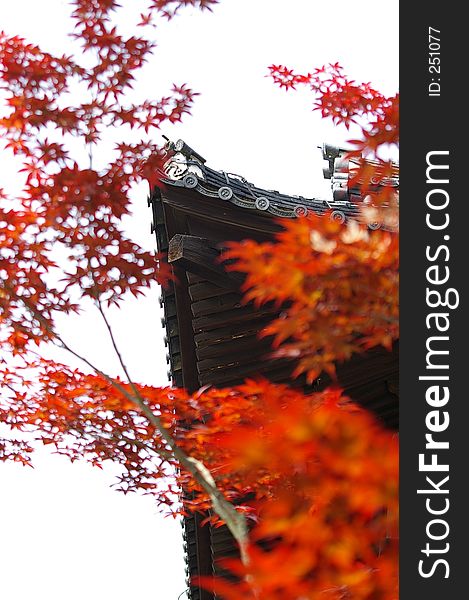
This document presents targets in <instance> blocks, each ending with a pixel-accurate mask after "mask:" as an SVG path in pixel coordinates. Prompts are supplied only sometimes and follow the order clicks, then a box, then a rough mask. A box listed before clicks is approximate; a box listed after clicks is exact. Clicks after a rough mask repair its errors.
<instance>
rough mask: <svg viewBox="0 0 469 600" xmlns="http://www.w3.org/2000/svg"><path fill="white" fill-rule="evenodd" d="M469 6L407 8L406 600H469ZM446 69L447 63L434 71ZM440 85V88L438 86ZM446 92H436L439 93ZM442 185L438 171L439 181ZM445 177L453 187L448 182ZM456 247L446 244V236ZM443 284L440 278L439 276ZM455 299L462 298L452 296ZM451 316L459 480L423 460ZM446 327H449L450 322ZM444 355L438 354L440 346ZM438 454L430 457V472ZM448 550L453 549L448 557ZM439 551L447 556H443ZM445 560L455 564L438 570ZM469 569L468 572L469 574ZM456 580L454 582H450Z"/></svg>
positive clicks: (452, 439)
mask: <svg viewBox="0 0 469 600" xmlns="http://www.w3.org/2000/svg"><path fill="white" fill-rule="evenodd" d="M461 8H462V5H458V4H456V3H455V2H436V1H434V0H429V1H427V2H425V3H421V4H418V3H406V4H404V3H402V4H401V6H400V73H401V85H400V88H401V90H400V91H401V138H402V139H401V146H400V185H401V202H400V207H401V228H400V231H401V343H400V373H401V394H400V397H401V400H400V445H401V496H400V503H401V536H400V538H401V558H400V573H401V581H400V600H415V599H417V600H420V599H424V600H437V599H438V600H442V599H443V600H453V599H459V598H469V590H468V588H469V562H468V558H467V555H468V554H469V552H468V544H469V533H468V529H469V528H468V522H469V499H468V491H467V490H468V489H469V468H468V463H469V393H468V390H467V379H468V378H469V351H468V348H467V340H468V337H469V325H468V324H467V320H469V313H468V311H467V297H468V295H467V293H468V285H467V280H468V278H469V260H468V259H469V251H468V245H469V229H468V213H469V208H468V207H469V190H468V188H469V186H468V183H467V182H466V179H469V161H468V156H467V155H468V153H467V150H466V146H467V141H466V136H467V132H468V129H469V128H468V117H467V114H468V112H469V94H468V93H467V91H466V90H465V88H466V86H467V79H468V77H467V67H466V64H465V63H466V62H467V57H468V49H467V48H468V47H467V40H468V38H469V35H468V30H467V25H466V19H465V18H464V17H463V16H462V13H461ZM429 27H432V28H434V29H436V30H439V31H440V32H441V33H440V39H441V41H440V49H439V52H440V54H439V55H437V54H434V55H433V57H435V56H438V57H439V58H440V64H439V66H440V73H431V72H430V70H429V66H430V63H431V61H432V59H433V57H432V56H431V55H430V52H432V49H433V51H436V50H435V49H436V46H435V45H433V46H432V48H430V47H429V37H428V35H429ZM434 62H438V61H434ZM432 80H433V81H432ZM436 82H438V83H440V85H441V92H440V95H439V96H430V95H429V84H430V83H436ZM431 91H433V92H434V93H436V91H437V86H436V85H433V86H432V90H431ZM431 151H449V156H448V157H445V156H440V157H439V159H435V160H434V162H438V160H439V161H440V163H442V164H443V163H445V161H446V163H447V164H449V167H450V168H449V171H447V173H448V174H449V175H448V176H449V180H450V181H449V184H444V185H431V184H428V183H426V168H427V162H426V158H427V153H428V152H431ZM433 173H435V175H436V171H433ZM440 177H441V178H443V176H442V172H440ZM432 187H433V188H444V189H445V190H446V191H447V192H448V194H449V196H450V203H449V205H448V208H447V209H445V210H442V211H439V212H438V213H437V211H431V210H429V209H428V207H427V200H426V198H427V193H428V191H429V190H430V189H431V188H432ZM438 196H439V198H440V200H443V199H444V194H437V193H435V194H434V195H433V196H432V198H434V199H435V200H437V199H438ZM428 212H434V219H435V221H434V222H435V223H436V221H437V219H438V218H439V219H441V221H440V222H443V218H444V213H445V212H447V213H448V216H449V219H450V222H449V225H448V227H447V228H446V229H444V230H440V231H437V230H432V229H430V228H429V227H428V226H427V223H426V215H427V213H428ZM445 235H446V236H449V239H444V236H445ZM440 245H441V246H447V248H448V250H449V257H448V259H447V260H445V259H446V256H447V253H446V251H445V250H441V251H440V253H439V254H438V257H437V258H436V259H435V260H434V261H433V262H431V261H429V260H428V259H427V257H426V251H427V247H429V248H430V251H429V252H430V254H431V255H432V256H435V253H436V250H437V248H438V247H439V246H440ZM435 264H438V265H439V269H440V270H441V274H444V273H446V271H445V269H444V268H445V266H447V267H448V268H449V274H450V275H449V281H448V282H447V283H446V284H441V285H439V286H435V285H430V284H429V283H428V281H427V277H426V271H427V268H428V267H429V266H431V265H435ZM432 274H433V275H434V274H435V271H433V272H432ZM427 287H428V288H433V289H437V288H438V287H439V288H440V290H441V292H442V293H444V291H445V289H448V288H454V289H456V290H457V291H458V293H459V301H460V303H459V306H458V307H457V308H455V309H445V308H444V307H440V308H437V309H432V308H429V307H428V305H427V302H426V288H427ZM452 296H453V298H454V297H455V295H454V294H453V295H452ZM436 311H441V312H446V313H448V314H449V320H450V327H449V330H448V332H446V333H440V335H447V336H449V338H450V339H449V341H448V342H447V344H446V347H445V343H444V342H441V344H440V347H441V349H449V355H447V356H446V355H441V356H440V357H439V358H440V362H441V364H443V363H445V362H446V363H449V370H447V371H446V372H445V371H443V370H433V371H431V373H432V374H438V375H443V374H445V375H446V374H447V375H449V378H450V379H449V382H443V381H441V382H440V383H441V385H448V388H449V392H450V399H449V401H448V403H447V405H446V406H444V407H441V408H440V409H439V410H440V413H441V414H440V417H441V419H443V418H444V415H443V412H444V411H447V412H448V416H449V418H450V424H449V427H448V429H446V431H443V432H441V433H439V434H436V433H435V434H434V438H435V439H439V440H447V441H448V442H449V449H444V450H440V451H438V453H437V454H438V462H439V463H442V464H443V463H444V464H449V472H448V473H445V472H434V473H430V472H427V473H424V472H420V471H419V464H418V455H419V454H420V453H423V452H425V443H426V439H425V434H426V433H428V429H427V425H426V421H425V419H426V415H427V413H428V412H429V411H430V410H434V408H432V407H430V406H429V405H428V404H427V402H426V395H425V392H426V389H427V387H429V386H430V385H436V383H435V382H433V383H432V382H429V381H422V380H420V381H419V376H420V375H425V374H426V375H428V374H429V372H428V370H426V353H427V349H426V342H427V339H428V337H429V336H431V335H437V333H435V329H434V328H432V329H430V330H429V329H428V328H427V325H426V316H427V315H428V314H429V313H431V312H436ZM442 322H443V321H442ZM435 347H436V346H435ZM431 453H432V451H427V459H426V462H428V461H429V460H430V458H431V457H429V455H430V454H431ZM446 475H449V480H448V481H447V482H446V483H444V484H442V485H441V486H440V489H447V490H448V494H443V493H442V494H440V493H434V494H431V495H430V494H429V495H425V494H418V493H417V490H418V489H431V488H432V486H431V484H429V483H428V482H427V481H426V476H429V477H431V478H432V476H433V481H434V482H435V484H436V485H439V483H440V481H441V480H442V479H444V477H445V476H446ZM427 498H430V507H431V508H433V509H435V510H437V509H438V510H442V509H443V508H445V507H446V505H447V503H446V500H445V498H447V499H448V500H449V503H450V504H449V509H448V511H447V512H446V513H444V514H441V515H439V516H438V515H431V514H429V512H428V510H427V507H426V500H427ZM438 518H441V519H444V520H445V521H447V523H448V526H449V533H448V535H447V537H445V538H443V539H441V540H439V541H437V540H431V539H429V538H428V536H427V531H426V528H427V526H428V523H429V522H430V521H431V520H432V519H438ZM445 531H446V527H445V525H443V524H442V523H434V524H433V525H430V532H431V533H432V535H434V536H443V534H444V533H445ZM427 542H428V543H429V544H430V548H431V549H432V553H429V555H428V557H427V556H426V554H425V553H423V552H422V550H425V549H426V544H427ZM446 543H448V544H449V546H448V551H447V552H444V551H443V550H444V549H446V548H447V547H446ZM433 549H436V550H440V551H441V552H435V553H433ZM438 559H442V560H446V561H447V562H448V569H449V571H448V569H447V568H446V565H445V564H444V563H439V564H438V565H435V563H436V561H437V560H438ZM420 560H424V563H423V564H422V570H423V571H425V572H426V573H427V574H428V573H429V572H431V571H432V570H433V567H434V572H433V574H432V575H431V576H428V577H422V576H421V574H419V561H420ZM466 563H467V564H466ZM447 574H448V575H449V576H448V577H447V578H446V577H445V575H447Z"/></svg>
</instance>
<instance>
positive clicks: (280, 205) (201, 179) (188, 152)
mask: <svg viewBox="0 0 469 600" xmlns="http://www.w3.org/2000/svg"><path fill="white" fill-rule="evenodd" d="M166 152H167V157H168V158H167V161H166V162H165V165H164V167H163V169H162V171H161V172H160V174H159V177H160V181H161V183H162V184H164V185H169V186H174V187H183V188H186V189H191V190H194V191H195V192H198V193H199V194H201V195H202V196H206V197H209V198H217V199H218V200H219V201H220V202H230V203H232V204H234V205H236V206H239V207H241V208H245V209H250V210H255V211H257V212H264V213H270V214H271V215H273V216H275V217H286V218H295V217H299V216H305V215H306V214H307V213H308V212H309V211H313V212H314V213H316V214H318V215H324V214H325V213H326V212H327V211H331V212H330V218H332V219H334V220H336V221H339V222H345V221H346V220H348V219H355V220H360V218H361V217H360V205H361V202H362V197H361V194H360V190H359V189H358V188H357V187H356V186H355V187H354V185H353V183H352V178H351V171H352V169H353V163H354V160H353V159H349V158H348V157H347V153H348V150H347V149H345V148H338V147H335V146H331V145H328V144H324V145H323V146H322V157H323V160H324V161H325V162H326V164H327V166H325V167H324V169H323V175H324V177H325V178H326V179H330V181H331V192H330V195H329V197H327V198H318V197H311V198H306V197H304V196H292V195H288V194H283V193H280V192H278V191H277V190H266V189H263V188H260V187H258V186H256V185H255V184H253V183H250V182H249V181H247V180H246V179H245V178H244V177H242V176H241V175H237V174H235V173H231V172H228V171H216V170H214V169H212V168H210V167H208V166H207V165H206V160H205V159H204V158H203V157H202V156H201V155H200V154H198V153H197V152H196V151H195V150H193V149H192V148H191V147H190V146H188V145H187V144H186V143H185V142H184V141H183V140H178V141H177V142H170V141H168V143H167V144H166ZM369 162H373V161H369ZM385 183H386V185H389V186H392V187H395V188H396V190H397V189H398V186H399V167H398V165H397V163H396V164H393V175H392V177H391V178H389V179H388V180H387V181H386V182H385ZM377 187H378V188H379V187H380V186H379V185H378V186H377ZM379 226H380V225H379V224H374V225H373V226H372V227H371V228H373V229H377V228H378V227H379Z"/></svg>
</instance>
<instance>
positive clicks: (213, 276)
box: [168, 233, 245, 290]
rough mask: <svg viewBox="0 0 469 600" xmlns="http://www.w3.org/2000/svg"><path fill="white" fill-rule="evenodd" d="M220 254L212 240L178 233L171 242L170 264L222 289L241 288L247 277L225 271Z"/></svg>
mask: <svg viewBox="0 0 469 600" xmlns="http://www.w3.org/2000/svg"><path fill="white" fill-rule="evenodd" d="M220 254H221V251H220V250H219V249H218V248H216V247H215V246H214V245H213V242H211V241H210V240H207V239H205V238H200V237H196V236H193V235H183V234H179V233H178V234H176V235H175V236H174V237H173V238H171V240H170V242H169V248H168V262H169V263H170V264H171V265H173V266H177V267H180V268H182V269H183V270H185V271H190V272H191V273H194V274H195V275H199V276H200V277H203V278H204V279H207V280H208V281H210V282H212V283H215V284H217V285H219V286H220V287H223V288H227V289H230V290H231V289H233V288H234V287H239V286H240V285H241V284H242V283H243V281H244V278H245V276H244V275H243V274H242V273H237V272H233V271H225V268H224V267H223V264H221V263H220Z"/></svg>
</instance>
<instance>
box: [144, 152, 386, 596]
mask: <svg viewBox="0 0 469 600" xmlns="http://www.w3.org/2000/svg"><path fill="white" fill-rule="evenodd" d="M168 150H169V160H168V162H167V163H166V166H165V170H164V172H162V173H161V174H160V178H161V184H160V186H159V187H157V188H155V189H153V190H152V193H151V195H150V199H149V203H150V205H151V207H152V211H153V225H152V228H153V230H154V231H155V233H156V238H157V244H158V248H159V250H160V251H162V252H167V253H168V258H169V261H170V263H171V264H172V267H173V270H174V273H175V275H176V277H177V281H178V283H177V285H171V286H170V287H169V288H168V289H167V290H165V291H164V292H163V295H162V298H161V302H162V306H163V309H164V323H163V324H164V326H165V328H166V339H165V344H166V346H167V348H168V353H167V361H168V365H169V369H170V377H171V378H172V382H173V384H174V385H176V386H184V387H186V388H187V389H189V390H196V389H198V388H199V387H201V386H203V385H206V384H213V385H216V386H219V387H221V386H230V385H234V384H237V383H240V382H242V381H243V380H244V379H245V378H246V377H250V376H253V375H256V374H261V375H263V376H265V377H267V378H269V379H270V380H271V381H276V382H284V381H288V380H289V378H290V374H291V371H292V363H291V362H289V361H287V360H273V359H271V358H266V355H267V354H268V352H269V342H268V340H265V339H264V340H259V339H258V337H257V334H258V332H259V331H260V330H261V329H262V328H263V327H264V326H265V325H266V324H267V323H268V322H269V320H271V319H272V318H273V317H275V315H276V314H278V312H279V311H278V309H275V308H274V307H273V306H268V305H267V306H265V307H262V308H261V309H257V310H255V309H253V307H252V306H246V305H244V304H243V303H242V294H241V292H240V285H241V283H242V279H243V278H242V276H241V275H240V274H236V273H227V272H226V271H225V270H224V269H223V266H222V265H220V263H219V261H218V260H217V259H218V257H219V254H220V250H221V248H222V247H223V245H224V243H225V242H226V241H228V240H229V241H232V240H242V239H247V238H249V239H254V240H257V241H265V240H269V239H271V238H272V236H273V234H274V233H275V232H277V231H279V230H280V229H281V225H280V224H279V222H278V220H275V219H274V218H273V217H275V216H284V217H290V218H295V216H297V215H300V214H303V211H304V210H314V211H315V212H317V213H318V214H324V212H325V210H326V208H329V207H332V208H333V209H334V210H335V211H337V212H340V214H336V216H335V217H333V218H337V219H338V220H345V219H347V218H355V217H356V215H357V196H356V193H355V192H354V191H353V190H349V189H348V188H347V183H346V182H347V178H346V177H345V176H344V165H343V162H344V159H343V151H341V150H339V149H330V148H329V147H325V149H324V157H325V159H326V160H328V164H329V166H328V168H327V169H326V176H327V175H330V178H331V181H332V194H331V198H330V199H329V200H320V199H315V198H312V199H306V198H300V197H295V196H287V195H285V194H280V193H279V192H276V191H269V190H263V189H261V188H258V187H256V186H254V185H252V184H249V183H248V182H246V181H245V180H244V179H243V178H242V177H239V176H236V175H232V174H228V173H219V172H217V171H214V170H212V169H210V168H208V167H207V166H206V165H205V160H204V159H203V158H202V157H201V156H200V155H198V154H197V153H196V152H194V151H193V150H192V149H191V148H189V147H188V146H187V145H186V144H184V143H183V142H177V143H176V144H169V145H168ZM344 182H345V187H344ZM334 186H335V191H334ZM337 190H339V192H337ZM344 190H345V192H344ZM334 194H335V196H334ZM337 198H340V199H337ZM358 201H359V199H358ZM334 202H335V204H334ZM337 203H340V204H337ZM299 207H300V208H299ZM333 214H334V213H333ZM327 218H328V217H327ZM397 352H398V347H397V345H395V347H394V350H393V352H392V353H389V352H386V351H385V350H382V349H373V350H371V351H369V352H368V353H367V354H366V355H365V356H363V355H362V356H356V357H354V358H353V359H352V360H351V361H349V362H348V363H346V364H344V365H342V366H341V367H339V369H338V376H339V381H340V383H341V385H342V387H344V388H345V390H346V393H347V394H348V395H349V396H351V397H352V398H353V399H354V400H356V401H358V402H359V403H361V404H363V405H364V406H366V407H367V408H368V409H369V410H371V411H373V412H374V413H375V414H376V415H377V416H378V417H379V418H380V419H382V420H383V422H384V423H385V424H386V425H387V426H389V427H392V428H397V423H398V403H397V394H398V392H397V390H398V379H397ZM296 385H301V386H305V385H306V384H305V382H304V381H301V380H298V381H296ZM315 385H316V389H319V388H321V387H323V386H325V385H327V381H326V379H324V378H323V379H322V380H320V381H319V382H316V384H315ZM200 521H201V517H199V516H193V517H189V518H186V519H185V523H184V529H185V533H184V536H185V550H186V557H187V574H188V577H191V576H193V575H196V574H210V573H214V572H219V566H218V565H217V559H218V558H220V557H224V556H228V555H231V554H234V553H235V552H236V549H235V547H234V544H233V541H232V539H231V536H230V535H229V533H228V531H227V530H226V528H225V527H221V528H211V527H210V526H209V525H206V526H204V527H200ZM190 597H191V600H211V599H212V595H211V594H208V593H207V592H205V591H204V590H202V589H199V588H198V587H197V586H191V596H190Z"/></svg>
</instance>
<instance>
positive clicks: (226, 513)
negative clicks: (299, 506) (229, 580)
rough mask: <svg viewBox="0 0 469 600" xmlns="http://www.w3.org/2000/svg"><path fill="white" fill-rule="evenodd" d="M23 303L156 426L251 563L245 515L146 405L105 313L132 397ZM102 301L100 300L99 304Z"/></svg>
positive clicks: (55, 340) (57, 339)
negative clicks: (131, 376)
mask: <svg viewBox="0 0 469 600" xmlns="http://www.w3.org/2000/svg"><path fill="white" fill-rule="evenodd" d="M20 300H21V302H22V303H23V304H24V305H25V307H26V308H27V309H28V310H29V311H31V313H32V314H33V316H34V317H35V318H36V319H37V320H38V321H39V322H40V323H41V324H42V326H43V327H44V328H45V329H46V330H47V332H48V333H49V334H50V335H51V336H52V341H53V343H54V344H55V345H57V346H58V347H60V348H62V349H63V350H66V351H67V352H69V353H70V354H72V355H73V356H75V358H78V359H79V360H81V361H82V362H84V363H85V364H86V365H88V366H89V367H90V368H91V369H92V370H93V371H95V372H96V373H97V374H98V375H101V377H103V378H104V379H105V380H106V381H107V382H108V383H110V384H111V385H112V386H113V387H114V388H115V389H117V390H118V391H119V392H120V393H121V394H123V395H124V396H125V397H126V398H127V400H129V401H130V402H132V404H134V405H135V406H137V407H138V408H139V409H140V410H141V411H142V413H143V414H144V415H145V417H146V418H147V419H148V421H149V422H150V423H151V425H153V426H154V427H155V429H156V430H157V431H158V432H159V434H160V436H161V438H162V439H163V440H164V441H165V442H166V444H167V445H168V446H169V448H170V449H171V452H172V453H173V457H174V458H175V459H176V460H177V461H178V462H179V463H180V464H181V465H182V466H183V467H184V468H185V469H186V470H187V471H189V473H190V474H191V475H192V477H193V478H194V480H195V481H196V482H197V483H198V484H199V485H200V486H201V487H202V489H203V490H204V491H205V492H206V493H207V494H208V496H209V498H210V500H211V502H212V506H213V509H214V511H215V512H216V513H217V515H218V516H219V517H220V518H221V519H222V520H223V521H224V522H225V523H226V525H227V527H228V529H229V530H230V532H231V534H232V536H233V537H234V538H235V540H236V541H237V543H238V545H239V550H240V556H241V560H242V562H243V564H245V565H247V564H248V562H249V558H248V554H247V545H248V527H247V522H246V518H245V516H244V515H242V514H241V513H239V512H238V511H237V510H236V509H235V508H234V506H233V505H232V504H231V502H228V500H227V499H226V498H225V496H224V495H223V493H222V492H221V491H220V490H219V489H218V487H217V485H216V483H215V480H214V479H213V477H212V474H211V473H210V471H209V470H208V469H207V467H206V466H205V465H204V464H203V463H202V462H201V461H200V460H198V459H196V458H193V457H191V456H188V455H187V454H186V453H185V452H184V450H182V448H180V447H179V446H178V444H177V442H176V440H175V439H174V438H173V436H172V435H171V432H170V431H169V430H168V429H167V428H166V427H165V425H164V424H163V422H162V421H161V419H160V417H159V416H158V415H156V414H155V413H154V412H153V411H152V410H151V408H150V407H149V406H148V404H147V403H146V402H145V399H144V398H143V397H142V395H141V394H140V392H139V390H138V389H137V387H136V386H135V384H134V383H133V382H132V380H131V379H130V377H129V375H128V371H127V367H126V366H125V363H124V361H123V359H122V355H121V353H120V351H119V349H118V346H117V343H116V341H115V338H114V335H113V333H112V329H111V327H110V324H109V322H108V321H107V318H106V317H105V315H104V311H103V310H102V307H101V311H100V312H101V314H102V316H103V318H104V321H105V323H106V326H107V328H108V331H109V333H110V336H111V340H112V343H113V346H114V349H115V351H116V353H117V356H118V358H119V361H120V364H121V366H122V368H123V369H124V372H125V374H126V377H127V378H128V381H129V385H130V386H131V388H132V392H133V393H132V394H131V393H129V392H128V391H127V390H126V389H125V387H124V386H123V385H121V384H120V383H119V382H118V381H116V380H115V379H114V378H113V377H111V376H110V375H108V374H107V373H105V372H104V371H102V370H101V369H100V368H99V367H97V366H96V365H95V364H93V363H92V362H91V361H90V360H89V359H87V358H86V356H83V355H82V354H80V353H79V352H77V351H76V350H74V349H73V348H71V347H70V346H69V345H68V344H67V343H66V342H65V341H64V340H63V339H62V338H61V337H60V335H59V334H58V333H57V332H56V331H55V330H54V329H53V327H52V326H51V325H50V323H49V322H48V321H47V320H46V319H45V318H44V317H43V316H42V315H41V313H40V312H39V311H38V310H37V309H36V307H35V306H34V305H31V304H30V303H29V302H28V301H27V299H26V298H24V297H21V298H20ZM98 302H99V301H98ZM155 452H157V453H158V454H160V451H159V450H158V449H155ZM160 455H161V456H162V458H165V456H164V455H163V453H161V454H160Z"/></svg>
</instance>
